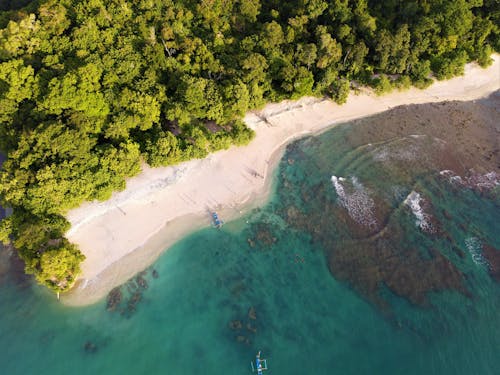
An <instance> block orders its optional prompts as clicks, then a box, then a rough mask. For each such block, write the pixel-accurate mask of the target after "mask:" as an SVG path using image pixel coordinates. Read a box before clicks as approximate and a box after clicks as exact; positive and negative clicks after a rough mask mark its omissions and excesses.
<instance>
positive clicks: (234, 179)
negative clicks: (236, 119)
mask: <svg viewBox="0 0 500 375" xmlns="http://www.w3.org/2000/svg"><path fill="white" fill-rule="evenodd" d="M493 58H494V63H493V64H492V65H491V66H490V67H488V68H487V69H481V68H480V67H478V66H477V65H475V64H469V65H467V66H466V69H465V75H464V76H461V77H457V78H454V79H452V80H449V81H440V82H435V83H434V84H433V85H432V86H430V87H429V88H427V89H425V90H418V89H414V88H412V89H410V90H407V91H403V92H397V91H396V92H392V93H390V94H387V95H384V96H381V97H377V96H375V95H373V94H372V93H370V92H369V91H368V90H366V91H365V92H362V93H360V94H358V95H354V94H351V95H350V97H349V99H348V101H347V103H346V104H344V105H342V106H339V105H336V104H335V103H333V102H331V101H328V100H318V99H315V98H303V99H301V100H299V101H296V102H291V101H285V102H282V103H277V104H269V105H267V106H266V107H265V108H264V109H263V110H261V111H258V112H251V113H249V114H247V116H246V117H245V122H246V123H247V125H248V126H250V127H252V128H253V129H254V130H255V131H256V137H255V139H254V140H253V141H252V142H251V143H250V144H249V145H247V146H245V147H238V148H237V147H231V148H230V149H229V150H224V151H219V152H217V153H214V154H212V155H210V156H208V157H207V158H205V159H202V160H192V161H189V162H186V163H182V164H179V165H176V166H171V167H165V168H155V169H152V168H149V167H147V166H144V169H143V172H141V174H140V175H138V176H136V177H133V178H131V179H129V180H128V181H127V188H126V189H125V190H124V191H122V192H118V193H115V194H113V196H112V198H111V199H110V200H108V201H106V202H89V203H85V204H84V205H82V206H81V207H79V208H77V209H75V210H72V211H70V212H69V213H68V215H67V218H68V220H69V221H70V222H71V224H72V227H71V229H70V231H69V232H68V233H67V237H68V239H69V240H70V241H72V242H74V243H76V244H78V245H79V246H80V249H81V250H82V252H83V253H84V254H85V256H86V257H87V258H86V260H85V261H84V262H83V264H82V275H81V276H80V278H79V280H78V281H77V284H76V285H75V287H74V288H73V289H72V290H71V291H70V292H68V293H65V294H63V295H62V296H61V297H62V298H61V300H62V302H63V303H65V304H68V305H88V304H92V303H95V302H97V301H99V300H100V299H102V298H103V297H105V296H106V294H107V293H108V292H109V291H110V290H111V289H112V288H114V287H116V286H118V285H120V284H122V283H124V282H125V281H127V280H128V279H129V278H130V277H132V276H133V275H134V274H135V273H137V272H139V271H141V270H143V269H144V268H146V267H147V266H149V265H150V264H152V263H153V262H154V261H155V260H156V259H157V258H158V256H159V255H160V254H161V253H162V252H163V251H164V250H165V249H167V248H168V247H170V246H171V245H173V244H174V243H175V242H177V241H178V240H180V239H181V238H182V237H184V236H185V235H187V234H189V233H190V232H193V231H195V230H197V229H200V228H202V227H204V226H208V225H210V217H209V215H208V211H210V210H215V209H216V210H217V211H219V212H220V214H221V216H222V217H223V218H224V219H225V220H226V221H227V220H232V219H235V218H237V217H238V216H241V215H242V214H244V213H245V212H247V211H248V210H249V209H251V208H253V207H255V206H259V205H261V204H263V203H265V202H266V200H267V198H268V196H269V192H270V191H271V188H270V187H271V182H272V181H271V180H272V179H271V175H272V173H273V170H274V167H275V166H276V165H277V164H278V162H279V160H280V159H281V157H282V155H283V151H284V149H285V146H286V144H288V143H290V142H291V141H292V140H295V139H297V138H300V137H303V136H306V135H310V134H315V133H318V132H322V131H325V130H327V129H330V128H331V127H332V126H334V125H337V124H340V123H344V122H346V121H350V120H353V119H356V118H361V117H366V116H370V115H373V114H376V113H380V112H383V111H386V110H388V109H391V108H393V107H396V106H400V105H407V104H422V103H429V102H440V101H449V100H462V101H466V100H475V99H479V98H482V97H484V96H486V95H488V94H490V93H492V92H494V91H496V90H498V89H500V55H494V56H493Z"/></svg>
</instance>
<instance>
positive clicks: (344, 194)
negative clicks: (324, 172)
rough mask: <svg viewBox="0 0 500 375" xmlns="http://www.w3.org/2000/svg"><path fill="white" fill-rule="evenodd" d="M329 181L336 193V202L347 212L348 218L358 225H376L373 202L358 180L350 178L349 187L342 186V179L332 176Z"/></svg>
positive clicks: (343, 179) (344, 180) (343, 180)
mask: <svg viewBox="0 0 500 375" xmlns="http://www.w3.org/2000/svg"><path fill="white" fill-rule="evenodd" d="M331 180H332V184H333V186H334V188H335V191H336V192H337V196H338V202H339V204H340V205H341V206H342V207H344V208H345V209H346V210H347V212H348V213H349V216H350V217H351V218H352V219H353V220H354V221H355V222H357V223H358V224H361V225H364V226H367V227H375V226H376V225H377V219H376V218H375V214H374V209H375V202H374V201H373V199H372V198H371V197H370V195H369V192H368V190H367V189H366V188H365V187H364V186H363V185H362V184H361V182H360V181H359V180H358V178H357V177H355V176H353V177H351V179H350V182H351V187H349V186H344V185H343V184H342V183H344V184H345V183H346V179H345V178H343V177H337V176H332V177H331Z"/></svg>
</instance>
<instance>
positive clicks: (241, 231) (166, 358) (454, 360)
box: [0, 126, 500, 375]
mask: <svg viewBox="0 0 500 375" xmlns="http://www.w3.org/2000/svg"><path fill="white" fill-rule="evenodd" d="M353 131H354V130H353V129H352V127H350V126H344V127H341V128H337V129H334V130H332V131H329V132H327V133H325V134H323V135H321V136H319V137H316V138H309V139H306V140H302V141H299V142H297V143H295V144H294V145H292V146H290V147H289V148H288V150H287V154H286V155H285V157H284V158H283V160H282V163H281V165H280V167H279V170H278V171H277V181H276V194H275V195H274V197H273V199H272V201H271V202H270V203H269V204H268V205H267V206H266V207H264V208H262V209H259V210H254V211H253V212H252V213H250V214H248V215H247V216H246V217H243V218H242V219H240V220H238V221H236V222H233V223H228V224H226V225H225V226H224V227H223V228H222V230H215V229H205V230H202V231H200V232H197V233H194V234H192V235H191V236H189V237H187V238H185V239H184V240H183V241H181V242H179V243H178V244H177V245H175V246H174V247H173V248H172V249H170V250H169V251H168V252H166V253H165V254H164V255H163V256H162V257H161V258H160V259H159V260H158V261H157V262H156V263H155V264H154V265H153V266H152V267H151V268H150V269H148V270H146V272H145V274H144V275H143V277H144V279H145V280H146V281H147V283H148V285H149V286H148V288H147V289H141V288H140V287H138V286H137V284H136V283H129V285H128V286H124V287H122V290H123V298H124V301H123V302H122V303H121V304H120V306H118V307H117V308H116V310H115V311H113V312H109V311H107V310H106V301H102V302H100V303H98V304H96V305H94V306H91V307H86V308H68V307H65V306H62V305H60V304H59V303H57V301H55V299H54V298H53V297H52V296H51V295H49V294H48V292H46V291H45V290H44V289H42V288H39V287H37V286H33V285H31V284H30V285H28V286H26V285H25V286H24V287H23V286H19V285H18V284H17V283H16V282H14V281H13V280H12V279H11V278H5V280H4V282H3V283H2V284H1V285H0V316H1V320H0V332H1V334H0V359H1V362H2V365H1V366H2V369H1V371H0V372H1V373H2V374H41V375H43V374H63V373H66V374H67V373H72V374H159V373H166V374H174V373H176V374H220V373H225V374H247V373H251V370H250V361H251V360H252V359H253V357H254V355H255V353H256V352H257V350H262V354H263V356H264V357H265V358H267V359H268V365H269V367H270V371H269V373H270V374H304V373H307V374H318V375H321V374H368V373H369V374H464V375H465V374H467V375H469V374H494V373H497V371H498V368H500V356H499V355H498V348H499V347H500V314H498V311H500V288H499V284H498V283H495V281H494V280H493V279H492V278H491V277H490V276H489V274H488V264H487V262H486V261H485V259H484V257H483V256H482V250H481V246H482V243H485V242H487V243H488V244H489V245H491V246H493V247H495V248H496V249H498V248H499V247H500V238H499V236H498V222H500V211H499V209H498V208H499V201H498V194H497V195H496V197H495V195H481V194H479V193H477V192H474V191H473V190H471V189H468V188H462V187H457V186H454V185H452V184H450V183H449V182H448V181H446V180H445V179H443V178H440V177H439V175H438V174H436V173H431V172H430V171H429V169H428V168H427V167H425V163H424V162H415V160H414V159H409V160H410V164H411V168H410V167H408V164H405V165H406V167H401V168H399V169H397V166H396V165H395V164H387V163H385V162H384V163H382V162H380V160H379V161H374V157H373V155H374V153H377V152H378V153H379V154H378V155H380V153H381V152H382V151H383V152H385V154H383V155H382V156H378V157H379V159H380V158H384V157H386V156H387V155H394V154H395V153H396V154H397V153H398V152H400V153H399V154H398V155H400V156H401V155H402V153H401V152H402V151H401V150H406V151H407V150H408V149H409V147H408V144H405V146H404V147H403V146H401V147H399V146H396V147H395V148H387V147H386V148H384V149H381V148H378V149H376V150H374V149H373V148H370V147H372V146H368V145H364V146H362V147H361V146H359V145H356V146H355V147H354V148H353V142H352V132H353ZM357 131H359V130H357ZM348 136H350V137H351V138H350V140H349V141H347V142H346V139H348ZM403 143H404V142H403ZM382 146H384V147H385V146H387V145H386V144H384V145H382ZM417 146H418V147H420V146H419V145H417ZM418 147H417V149H415V150H417V151H418ZM422 147H424V146H422ZM398 150H399V151H398ZM420 151H422V150H420ZM384 155H385V156H384ZM401 158H402V159H404V155H403V156H401ZM375 159H376V158H375ZM384 160H385V159H384ZM398 163H399V162H398ZM398 165H399V164H398ZM390 171H392V172H390ZM332 175H334V176H337V177H343V178H345V180H344V181H340V183H341V184H343V187H344V188H345V190H346V194H347V195H349V194H351V198H350V200H349V199H347V198H346V200H344V201H342V199H341V197H340V195H339V192H338V190H336V188H335V186H334V184H333V183H332V180H331V177H332ZM353 176H354V177H356V179H357V182H358V183H359V184H361V185H362V187H363V188H362V189H361V188H359V189H358V190H356V186H358V187H359V185H355V184H354V183H353V182H352V181H353V180H352V177H353ZM363 189H364V190H363ZM412 190H414V191H417V192H418V193H419V194H420V195H421V196H422V197H424V198H425V199H426V200H427V201H430V202H431V203H432V210H431V211H428V212H432V213H433V217H434V218H435V220H436V221H437V222H439V226H440V228H441V229H440V232H439V233H438V234H432V233H428V232H425V231H423V230H421V229H420V227H418V226H417V224H416V217H415V215H414V214H413V213H412V211H411V209H410V208H409V207H408V206H407V205H405V204H404V203H402V202H403V201H404V199H405V198H406V197H407V196H408V195H409V193H410V192H411V191H412ZM307 192H310V194H309V195H307ZM356 192H357V193H356ZM353 197H354V198H353ZM356 199H362V204H358V205H357V206H356V202H357V201H356ZM363 199H364V200H363ZM346 202H347V203H349V204H353V205H354V206H352V207H354V208H356V207H357V208H356V209H361V210H362V215H361V216H360V215H358V214H356V213H354V211H353V210H354V208H353V209H352V210H351V211H349V209H348V208H347V207H350V206H348V204H347V203H346ZM367 202H368V203H367ZM370 202H371V203H370ZM292 206H293V207H294V209H296V210H297V212H300V213H301V214H303V215H305V216H306V217H307V219H308V220H298V219H296V218H297V217H301V216H294V215H291V214H290V213H291V212H292V211H290V207H292ZM380 207H383V209H380V210H379V208H380ZM377 210H379V211H380V212H381V213H380V212H378V211H377ZM294 212H295V211H294ZM318 212H319V214H318ZM330 214H332V215H333V214H335V215H337V216H329V215H330ZM351 214H352V215H351ZM349 215H351V216H349ZM356 215H357V216H356ZM370 215H373V217H372V218H373V219H374V220H375V221H377V220H378V221H384V223H383V225H382V223H381V224H380V225H381V226H383V227H384V228H386V229H385V232H384V234H383V235H381V238H382V240H381V241H382V242H383V244H386V247H383V246H382V245H380V243H379V242H377V245H376V246H375V245H373V244H372V242H370V241H371V240H367V239H366V238H368V237H370V236H372V235H373V233H372V232H377V230H378V229H373V228H371V229H370V228H368V229H367V227H366V226H363V225H364V224H359V223H357V222H356V218H357V219H359V218H360V217H361V218H366V217H367V216H370ZM349 217H350V218H349ZM353 217H354V219H353ZM381 218H382V219H381ZM435 225H436V224H435ZM370 231H372V232H370ZM377 233H378V232H377ZM445 234H446V235H447V236H448V237H449V238H446V235H445ZM376 236H377V234H376ZM370 238H371V237H370ZM372 245H373V246H375V247H373V246H372ZM370 246H372V247H370ZM377 246H378V247H377ZM380 246H382V247H380ZM384 246H385V245H384ZM375 248H376V249H379V250H380V249H382V250H380V251H387V248H390V249H391V250H390V251H392V252H393V253H394V252H396V255H397V257H398V260H397V261H396V263H394V267H395V269H396V268H397V269H404V270H408V269H409V270H412V268H411V267H412V266H414V264H413V263H412V264H410V265H408V264H407V263H405V262H404V260H405V259H412V260H413V261H415V262H417V261H416V260H415V259H424V260H428V261H430V260H432V259H437V258H436V257H438V256H437V255H436V254H435V253H432V252H430V253H429V251H428V249H430V248H434V249H436V250H437V251H439V253H440V254H442V255H443V256H444V257H446V259H449V260H450V261H451V263H452V265H453V267H454V268H453V269H456V270H457V271H456V273H452V274H451V275H452V276H450V279H449V280H451V281H448V284H446V285H447V286H448V287H442V284H440V281H439V277H437V276H436V274H439V269H437V270H435V269H434V268H432V267H431V266H432V263H425V265H427V264H429V267H427V269H430V270H432V272H431V271H429V272H430V273H425V272H424V271H422V269H419V270H418V272H421V274H419V275H418V277H419V278H420V279H421V280H424V279H426V278H432V280H438V281H434V284H433V285H434V286H433V289H432V290H431V291H426V292H425V293H424V295H425V298H424V300H422V301H420V300H418V302H415V301H413V302H412V301H411V299H409V298H407V297H405V296H404V295H402V293H403V292H408V293H410V292H411V290H410V291H406V290H405V289H404V288H403V289H398V284H397V283H398V282H399V283H401V282H404V280H405V279H404V277H406V280H408V277H409V276H408V275H405V274H404V272H403V276H404V277H402V278H398V279H396V280H393V279H391V280H385V279H384V280H385V281H382V282H381V281H380V279H379V277H380V274H382V273H383V271H382V266H380V263H377V262H379V260H378V259H376V256H375V255H373V254H374V249H375ZM364 251H366V253H365V252H364ZM411 251H416V252H417V253H418V254H419V255H418V256H413V255H411V254H414V253H411ZM353 252H358V253H354V257H351V254H353ZM339 253H340V254H343V255H342V256H339V255H338V254H339ZM367 254H368V255H367ZM391 254H392V253H391ZM412 256H413V257H412ZM363 257H368V258H369V259H370V262H374V263H363V264H360V263H356V262H354V263H352V262H353V261H352V259H351V258H355V259H358V258H363ZM473 258H474V259H473ZM374 259H375V260H374ZM339 262H340V263H339ZM342 262H343V263H342ZM349 262H351V263H349ZM367 262H368V261H367ZM338 264H342V265H343V267H344V268H343V269H345V268H346V267H348V266H352V267H353V269H352V272H347V273H342V274H339V273H336V272H338V271H336V270H337V268H336V267H337V266H338ZM366 264H369V265H370V267H371V268H374V269H375V270H371V268H370V270H369V272H366V273H363V274H361V275H359V274H358V273H357V272H358V271H359V268H360V267H364V266H366ZM417 266H418V264H416V263H415V267H417ZM329 267H330V268H329ZM424 268H425V267H424ZM153 269H154V270H156V272H157V276H158V277H157V278H155V277H153V275H152V270H153ZM415 269H417V268H415ZM394 272H396V271H394ZM405 272H406V271H405ZM415 272H417V271H415ZM426 272H427V271H426ZM454 272H455V271H454ZM332 273H333V276H332ZM374 274H375V276H374ZM353 275H354V276H353ZM456 275H461V276H460V277H461V278H460V280H459V281H457V280H456V279H454V278H453V277H456ZM372 278H373V279H374V280H378V281H377V284H376V287H377V288H376V289H373V288H372V289H370V288H368V286H369V285H372V286H373V283H372V284H370V283H369V282H368V281H367V280H372ZM370 282H372V281H370ZM391 283H392V284H391ZM457 285H459V286H460V288H461V289H460V290H457V288H454V286H455V287H456V286H457ZM391 287H392V288H391ZM410 289H411V286H410ZM136 291H140V296H141V300H140V301H139V302H138V303H137V304H132V303H129V304H127V299H128V298H130V296H131V295H134V293H136ZM132 305H134V306H133V308H131V307H132ZM254 313H255V316H254V315H253V314H254ZM253 318H256V319H253Z"/></svg>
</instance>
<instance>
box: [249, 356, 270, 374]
mask: <svg viewBox="0 0 500 375" xmlns="http://www.w3.org/2000/svg"><path fill="white" fill-rule="evenodd" d="M250 365H251V366H252V372H255V370H257V374H258V375H262V372H263V371H264V370H267V369H268V368H267V360H265V359H261V358H260V350H259V352H258V353H257V355H256V356H255V367H254V365H253V362H250Z"/></svg>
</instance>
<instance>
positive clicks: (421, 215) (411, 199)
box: [404, 190, 433, 232]
mask: <svg viewBox="0 0 500 375" xmlns="http://www.w3.org/2000/svg"><path fill="white" fill-rule="evenodd" d="M422 201H423V199H422V197H421V196H420V194H419V193H417V192H416V191H414V190H412V192H411V193H410V194H408V196H407V197H406V199H405V200H404V204H406V205H407V206H408V207H410V209H411V212H413V215H415V219H416V220H415V224H416V225H417V226H418V227H419V228H420V229H422V230H423V231H424V232H432V231H433V228H432V225H431V223H430V217H429V215H428V214H426V213H425V212H424V210H423V209H422V206H421V202H422Z"/></svg>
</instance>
